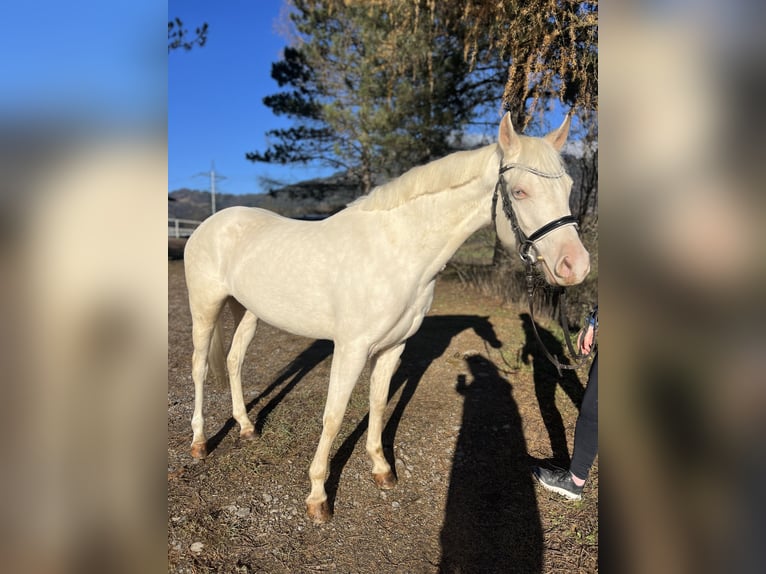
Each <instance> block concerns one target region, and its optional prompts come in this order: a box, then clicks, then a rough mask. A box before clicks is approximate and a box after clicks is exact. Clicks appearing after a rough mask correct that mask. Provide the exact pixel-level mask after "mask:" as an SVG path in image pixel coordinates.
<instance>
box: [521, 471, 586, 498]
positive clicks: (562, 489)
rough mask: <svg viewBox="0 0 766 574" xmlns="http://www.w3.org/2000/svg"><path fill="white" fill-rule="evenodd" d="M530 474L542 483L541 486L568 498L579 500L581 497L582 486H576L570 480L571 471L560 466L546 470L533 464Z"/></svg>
mask: <svg viewBox="0 0 766 574" xmlns="http://www.w3.org/2000/svg"><path fill="white" fill-rule="evenodd" d="M532 476H534V477H535V480H537V482H539V483H540V484H541V485H543V488H546V489H547V490H550V491H552V492H556V493H558V494H560V495H562V496H566V497H567V498H568V499H569V500H580V499H581V498H582V486H577V485H576V484H575V483H574V481H572V473H571V472H569V471H568V470H564V469H562V468H559V469H556V470H548V469H547V468H540V467H539V466H535V467H533V468H532Z"/></svg>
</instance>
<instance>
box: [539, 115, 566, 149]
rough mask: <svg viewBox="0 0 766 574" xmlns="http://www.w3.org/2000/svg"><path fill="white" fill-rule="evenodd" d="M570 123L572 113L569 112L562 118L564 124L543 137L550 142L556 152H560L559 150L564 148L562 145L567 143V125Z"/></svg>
mask: <svg viewBox="0 0 766 574" xmlns="http://www.w3.org/2000/svg"><path fill="white" fill-rule="evenodd" d="M571 121H572V112H571V111H570V112H569V113H568V114H567V115H566V117H565V118H564V123H562V124H561V125H560V126H559V128H558V129H556V130H553V131H552V132H551V133H549V134H548V135H546V136H545V139H546V140H547V141H548V142H550V144H551V145H552V146H553V147H554V148H555V149H556V151H561V148H562V147H564V144H565V143H566V141H567V136H568V135H569V124H570V122H571Z"/></svg>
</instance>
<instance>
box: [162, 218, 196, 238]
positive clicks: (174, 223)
mask: <svg viewBox="0 0 766 574" xmlns="http://www.w3.org/2000/svg"><path fill="white" fill-rule="evenodd" d="M200 223H202V222H201V221H195V220H194V219H177V218H174V217H168V237H175V238H176V239H180V238H182V237H189V236H190V235H191V234H192V231H194V230H195V229H196V228H197V226H198V225H199V224H200Z"/></svg>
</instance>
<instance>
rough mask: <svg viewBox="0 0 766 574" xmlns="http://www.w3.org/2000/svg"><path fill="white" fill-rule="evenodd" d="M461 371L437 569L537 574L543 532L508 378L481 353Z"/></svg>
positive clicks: (450, 571)
mask: <svg viewBox="0 0 766 574" xmlns="http://www.w3.org/2000/svg"><path fill="white" fill-rule="evenodd" d="M466 362H467V364H468V368H469V369H470V372H471V375H470V380H468V378H467V377H466V375H459V376H458V379H457V385H456V390H457V392H458V393H460V394H461V395H463V397H464V402H463V422H462V426H461V428H460V434H459V435H458V439H457V444H456V446H455V455H454V460H453V463H452V471H451V474H450V482H449V491H448V493H447V505H446V512H445V518H444V525H443V527H442V531H441V547H442V559H441V564H440V569H439V571H440V572H444V573H452V572H461V573H467V572H477V573H479V572H481V573H485V572H519V573H538V572H541V570H542V563H543V533H542V525H541V523H540V516H539V512H538V508H537V499H536V497H535V491H534V485H533V484H532V477H531V475H530V473H529V464H528V457H527V448H526V441H525V439H524V434H523V432H522V426H521V415H520V414H519V410H518V407H517V405H516V402H515V401H514V399H513V396H512V388H511V385H510V383H509V382H508V381H507V380H505V379H503V378H502V377H501V376H500V374H499V372H498V370H497V367H496V366H495V365H494V364H493V363H492V362H490V361H489V360H487V359H486V358H484V357H482V356H480V355H473V356H470V357H468V358H466Z"/></svg>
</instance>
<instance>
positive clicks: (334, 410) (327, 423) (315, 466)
mask: <svg viewBox="0 0 766 574" xmlns="http://www.w3.org/2000/svg"><path fill="white" fill-rule="evenodd" d="M366 362H367V349H366V348H363V349H360V348H354V347H349V346H344V345H338V344H336V346H335V352H334V354H333V358H332V368H331V370H330V386H329V388H328V390H327V404H326V405H325V409H324V417H323V419H322V424H323V426H322V436H321V438H320V439H319V446H317V451H316V454H315V455H314V460H313V461H312V462H311V467H310V468H309V478H310V479H311V493H310V494H309V495H308V497H307V498H306V512H307V513H308V515H309V518H311V520H312V521H313V522H314V524H324V523H325V522H327V521H328V520H330V518H331V513H330V506H329V504H328V503H327V492H325V487H324V483H325V479H326V477H327V463H328V460H329V457H330V448H331V447H332V443H333V441H334V440H335V437H336V436H337V435H338V431H339V430H340V425H341V423H342V422H343V415H344V413H345V412H346V406H347V405H348V399H349V398H350V397H351V391H352V390H353V389H354V385H355V384H356V381H357V379H358V378H359V375H360V374H361V372H362V369H363V368H364V364H365V363H366Z"/></svg>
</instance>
